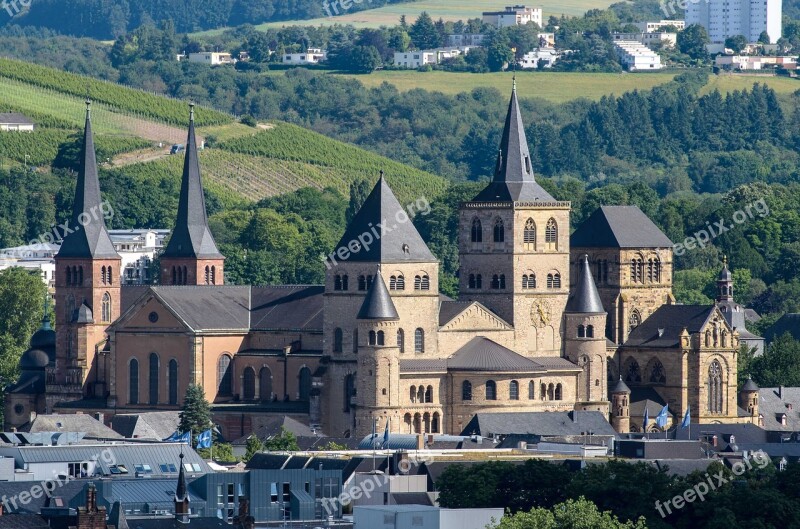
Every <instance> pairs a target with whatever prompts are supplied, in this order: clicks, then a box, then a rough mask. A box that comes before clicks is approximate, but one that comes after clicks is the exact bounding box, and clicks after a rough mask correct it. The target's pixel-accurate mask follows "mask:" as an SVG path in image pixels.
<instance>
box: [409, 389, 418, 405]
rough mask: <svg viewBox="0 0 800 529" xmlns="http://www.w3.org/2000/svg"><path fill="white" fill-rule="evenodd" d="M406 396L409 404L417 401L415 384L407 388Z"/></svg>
mask: <svg viewBox="0 0 800 529" xmlns="http://www.w3.org/2000/svg"><path fill="white" fill-rule="evenodd" d="M408 398H409V399H410V400H411V404H416V403H417V386H411V387H410V388H408Z"/></svg>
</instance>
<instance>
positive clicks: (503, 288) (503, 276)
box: [500, 274, 506, 290]
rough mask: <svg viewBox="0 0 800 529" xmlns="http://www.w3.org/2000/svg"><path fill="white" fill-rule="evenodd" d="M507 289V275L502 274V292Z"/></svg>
mask: <svg viewBox="0 0 800 529" xmlns="http://www.w3.org/2000/svg"><path fill="white" fill-rule="evenodd" d="M505 289H506V275H505V274H500V290H505Z"/></svg>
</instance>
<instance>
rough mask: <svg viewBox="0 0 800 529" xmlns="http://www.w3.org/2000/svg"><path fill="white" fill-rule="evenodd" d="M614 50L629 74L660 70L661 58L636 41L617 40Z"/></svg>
mask: <svg viewBox="0 0 800 529" xmlns="http://www.w3.org/2000/svg"><path fill="white" fill-rule="evenodd" d="M614 48H615V49H616V50H617V56H618V57H619V62H620V64H622V66H623V67H624V68H625V69H626V70H628V71H629V72H645V71H654V70H660V69H661V68H662V65H661V56H660V55H659V54H658V53H656V52H654V51H653V50H651V49H650V48H648V47H647V46H645V45H644V44H642V43H641V42H638V41H635V40H615V41H614Z"/></svg>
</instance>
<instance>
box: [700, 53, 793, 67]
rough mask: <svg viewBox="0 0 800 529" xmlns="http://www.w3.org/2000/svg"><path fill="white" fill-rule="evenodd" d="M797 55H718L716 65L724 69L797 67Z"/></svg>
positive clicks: (715, 60)
mask: <svg viewBox="0 0 800 529" xmlns="http://www.w3.org/2000/svg"><path fill="white" fill-rule="evenodd" d="M797 59H798V58H797V57H775V56H746V55H718V56H717V58H716V59H714V65H715V66H716V67H718V68H722V69H724V70H767V69H771V68H785V69H787V70H796V69H797Z"/></svg>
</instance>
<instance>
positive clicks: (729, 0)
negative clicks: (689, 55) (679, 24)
mask: <svg viewBox="0 0 800 529" xmlns="http://www.w3.org/2000/svg"><path fill="white" fill-rule="evenodd" d="M782 16H783V3H782V0H703V1H702V2H689V3H688V4H687V5H686V24H687V25H692V24H699V25H701V26H703V27H704V28H706V31H708V37H709V39H710V40H711V43H712V44H721V43H724V42H725V39H727V38H728V37H735V36H737V35H744V36H745V37H746V38H747V40H748V41H749V42H756V41H757V40H758V38H759V36H760V35H761V33H763V32H764V31H766V32H767V34H768V35H769V41H770V43H771V44H775V43H776V42H778V39H780V38H781V35H782V27H781V17H782Z"/></svg>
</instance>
